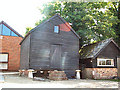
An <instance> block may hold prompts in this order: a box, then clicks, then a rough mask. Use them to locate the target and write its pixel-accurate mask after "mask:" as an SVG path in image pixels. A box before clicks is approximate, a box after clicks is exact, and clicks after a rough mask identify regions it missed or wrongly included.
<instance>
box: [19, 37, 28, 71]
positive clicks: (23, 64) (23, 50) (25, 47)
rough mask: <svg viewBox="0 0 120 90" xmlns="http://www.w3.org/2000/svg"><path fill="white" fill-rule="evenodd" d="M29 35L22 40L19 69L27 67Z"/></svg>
mask: <svg viewBox="0 0 120 90" xmlns="http://www.w3.org/2000/svg"><path fill="white" fill-rule="evenodd" d="M29 53H30V35H29V36H28V37H27V38H26V39H25V40H24V41H23V42H22V45H21V55H20V69H29Z"/></svg>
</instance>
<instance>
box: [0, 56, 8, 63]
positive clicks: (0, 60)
mask: <svg viewBox="0 0 120 90" xmlns="http://www.w3.org/2000/svg"><path fill="white" fill-rule="evenodd" d="M0 62H8V54H0Z"/></svg>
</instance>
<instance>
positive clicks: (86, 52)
mask: <svg viewBox="0 0 120 90" xmlns="http://www.w3.org/2000/svg"><path fill="white" fill-rule="evenodd" d="M111 41H112V42H113V43H114V44H115V45H116V46H117V47H118V45H117V44H116V43H115V42H114V41H113V39H112V38H109V39H106V40H103V41H99V42H97V43H93V44H89V45H86V46H83V47H82V48H81V50H80V58H81V59H85V58H94V57H96V56H97V55H98V54H99V53H100V52H101V51H102V49H103V48H105V47H106V46H107V45H108V44H109V43H110V42H111ZM118 48H119V47H118Z"/></svg>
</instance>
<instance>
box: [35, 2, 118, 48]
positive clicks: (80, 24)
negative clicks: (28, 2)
mask: <svg viewBox="0 0 120 90" xmlns="http://www.w3.org/2000/svg"><path fill="white" fill-rule="evenodd" d="M118 5H119V3H118V2H108V3H107V2H86V3H85V2H50V3H47V4H45V5H44V8H43V9H42V10H41V9H40V11H41V14H43V15H44V17H43V19H42V20H40V21H39V22H37V23H36V24H35V25H38V24H40V23H42V22H43V21H45V20H46V19H48V18H50V17H52V16H54V15H55V14H59V15H60V16H61V17H63V18H64V19H65V20H66V21H67V22H69V23H72V28H73V29H74V30H75V31H76V32H77V33H78V34H79V35H80V37H81V39H80V44H81V46H82V45H83V44H86V43H87V44H88V43H91V39H92V40H94V41H95V42H96V41H100V40H103V39H107V38H111V37H113V38H115V39H116V40H117V38H118V37H119V35H118V34H117V33H119V34H120V31H119V30H118V29H119V28H120V25H119V27H117V28H118V29H117V30H116V25H118V23H119V21H120V20H119V18H118V15H119V13H118V11H119V10H118ZM94 41H93V42H94Z"/></svg>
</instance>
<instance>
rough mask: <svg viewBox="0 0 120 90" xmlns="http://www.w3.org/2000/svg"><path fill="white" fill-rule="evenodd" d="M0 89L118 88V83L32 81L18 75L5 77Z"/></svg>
mask: <svg viewBox="0 0 120 90" xmlns="http://www.w3.org/2000/svg"><path fill="white" fill-rule="evenodd" d="M0 87H1V88H118V82H114V81H106V80H105V81H102V80H83V79H82V80H65V81H50V80H49V81H33V80H32V79H29V78H27V77H20V76H19V75H5V82H4V83H0Z"/></svg>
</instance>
